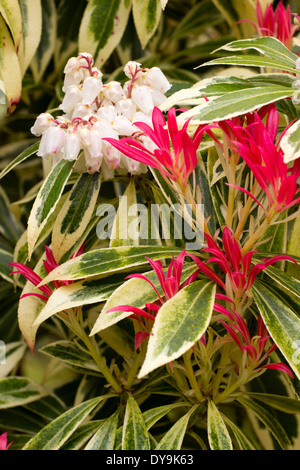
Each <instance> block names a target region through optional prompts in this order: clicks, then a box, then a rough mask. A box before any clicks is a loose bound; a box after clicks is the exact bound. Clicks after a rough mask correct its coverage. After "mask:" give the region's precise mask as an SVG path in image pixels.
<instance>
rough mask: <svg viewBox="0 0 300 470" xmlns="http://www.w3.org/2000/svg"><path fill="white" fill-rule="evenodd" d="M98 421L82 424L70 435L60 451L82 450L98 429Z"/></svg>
mask: <svg viewBox="0 0 300 470" xmlns="http://www.w3.org/2000/svg"><path fill="white" fill-rule="evenodd" d="M99 422H100V421H90V422H87V423H83V424H81V425H80V426H78V428H77V429H76V431H75V432H74V433H73V434H72V436H71V437H70V439H68V440H67V441H66V442H65V444H64V445H63V446H62V447H61V449H60V450H82V446H84V445H85V444H86V443H87V441H88V440H89V439H90V438H91V436H92V435H93V433H94V432H95V431H96V429H97V428H98V427H99Z"/></svg>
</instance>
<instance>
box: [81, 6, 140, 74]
mask: <svg viewBox="0 0 300 470" xmlns="http://www.w3.org/2000/svg"><path fill="white" fill-rule="evenodd" d="M130 9H131V0H111V1H110V2H107V1H105V0H90V1H89V3H88V5H87V7H86V9H85V12H84V15H83V18H82V22H81V25H80V29H79V37H78V48H79V51H82V52H89V53H90V54H92V56H93V57H94V61H95V64H96V66H98V67H100V68H101V67H102V65H103V64H104V62H105V61H106V60H107V59H108V57H109V56H110V55H111V53H112V51H113V50H114V48H115V47H116V46H117V45H118V43H119V41H120V39H121V38H122V36H123V33H124V31H125V28H126V25H127V21H128V17H129V13H130Z"/></svg>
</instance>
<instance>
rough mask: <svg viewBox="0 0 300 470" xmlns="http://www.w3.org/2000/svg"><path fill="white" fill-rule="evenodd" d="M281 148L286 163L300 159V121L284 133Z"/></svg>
mask: <svg viewBox="0 0 300 470" xmlns="http://www.w3.org/2000/svg"><path fill="white" fill-rule="evenodd" d="M280 147H281V149H282V150H283V152H284V161H285V163H288V162H291V161H293V160H296V159H297V158H299V157H300V121H299V120H297V121H296V122H294V123H293V124H292V125H291V126H290V127H289V128H288V130H287V131H286V132H285V133H284V135H283V137H282V139H281V142H280Z"/></svg>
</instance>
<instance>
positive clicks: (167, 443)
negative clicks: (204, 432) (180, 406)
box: [155, 405, 198, 451]
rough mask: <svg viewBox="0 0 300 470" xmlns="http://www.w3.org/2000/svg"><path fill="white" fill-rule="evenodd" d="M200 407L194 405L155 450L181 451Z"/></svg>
mask: <svg viewBox="0 0 300 470" xmlns="http://www.w3.org/2000/svg"><path fill="white" fill-rule="evenodd" d="M197 408H198V405H194V406H193V407H192V408H191V409H190V410H189V411H188V412H187V413H186V414H185V415H183V416H182V417H181V418H180V419H179V420H178V421H176V423H175V424H173V426H172V427H171V429H169V430H168V431H167V432H166V434H165V435H164V436H163V437H162V439H161V440H160V441H159V443H158V445H157V446H156V448H155V450H159V451H160V450H164V451H168V450H171V451H173V450H180V449H181V447H182V442H183V439H184V436H185V433H186V430H187V427H188V424H189V420H190V418H191V416H192V414H193V413H194V412H195V411H196V410H197Z"/></svg>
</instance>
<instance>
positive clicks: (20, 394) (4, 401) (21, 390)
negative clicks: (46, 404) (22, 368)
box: [0, 376, 48, 409]
mask: <svg viewBox="0 0 300 470" xmlns="http://www.w3.org/2000/svg"><path fill="white" fill-rule="evenodd" d="M45 395H48V392H47V390H46V389H44V388H43V387H42V386H41V385H39V384H37V383H35V382H34V381H32V380H31V379H29V378H27V377H14V376H10V377H6V378H3V379H1V380H0V409H4V408H5V409H6V408H11V407H15V406H23V405H25V404H26V403H30V402H32V401H36V400H39V399H40V398H42V397H43V396H45Z"/></svg>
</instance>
